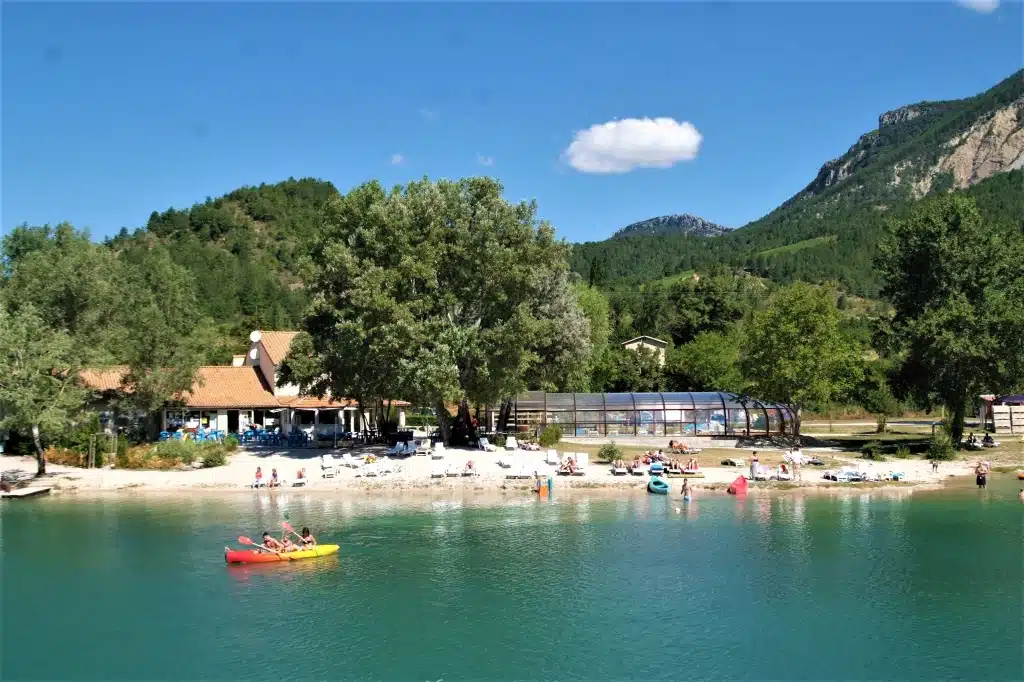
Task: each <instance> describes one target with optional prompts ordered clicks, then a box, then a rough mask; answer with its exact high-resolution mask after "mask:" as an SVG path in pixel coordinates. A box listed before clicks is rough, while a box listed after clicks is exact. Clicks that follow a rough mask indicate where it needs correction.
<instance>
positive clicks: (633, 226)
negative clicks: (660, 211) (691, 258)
mask: <svg viewBox="0 0 1024 682" xmlns="http://www.w3.org/2000/svg"><path fill="white" fill-rule="evenodd" d="M729 230H730V228H728V227H725V226H723V225H719V224H717V223H713V222H711V221H710V220H705V219H704V218H700V217H698V216H695V215H691V214H689V213H672V214H669V215H663V216H657V217H654V218H647V219H646V220H639V221H637V222H635V223H630V224H629V225H626V226H625V227H623V228H622V229H620V230H617V231H616V232H615V234H613V235H612V236H611V237H610V238H611V239H623V238H627V237H651V236H657V235H672V234H683V235H691V236H695V237H717V236H719V235H722V234H725V233H726V232H728V231H729Z"/></svg>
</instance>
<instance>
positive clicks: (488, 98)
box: [2, 0, 1022, 241]
mask: <svg viewBox="0 0 1024 682" xmlns="http://www.w3.org/2000/svg"><path fill="white" fill-rule="evenodd" d="M965 4H967V5H973V7H970V6H964V5H961V4H956V3H953V2H942V3H938V2H936V3H880V2H877V3H855V4H854V3H851V4H839V3H830V2H816V3H809V2H808V3H791V4H784V3H766V2H760V3H707V4H652V5H626V4H583V3H570V4H551V5H539V4H514V5H513V4H509V5H499V4H493V3H477V4H454V5H439V4H425V3H420V4H413V5H396V4H377V5H346V4H308V5H286V4H277V3H266V4H207V5H200V4H194V5H192V4H180V3H179V4H147V3H137V4H114V3H111V4H86V3H75V4H67V5H55V4H25V5H12V4H9V3H5V4H4V6H3V178H2V179H3V220H2V226H3V228H4V230H9V229H10V228H11V227H13V226H15V225H17V224H20V223H22V222H29V223H31V224H42V223H56V222H59V221H62V220H67V221H70V222H72V223H74V224H75V225H76V226H78V227H88V228H89V229H91V230H92V233H93V235H94V236H95V237H97V238H99V237H103V236H106V235H109V234H112V233H114V232H116V231H117V230H118V229H119V228H120V227H122V226H127V227H129V228H134V227H137V226H140V225H143V224H144V223H145V222H146V219H147V218H148V216H149V213H150V212H151V211H152V210H154V209H158V210H163V209H166V208H168V207H170V206H175V207H186V206H189V205H191V204H192V203H194V202H196V201H201V200H203V199H205V198H206V197H207V196H218V195H220V194H223V193H225V192H227V191H230V190H232V189H234V188H236V187H238V186H241V185H244V184H258V183H260V182H275V181H278V180H282V179H284V178H287V177H288V176H295V177H302V176H316V177H321V178H325V179H328V180H331V181H332V182H334V183H335V184H336V185H337V186H338V187H339V189H341V190H342V191H345V190H347V189H349V188H351V187H353V186H355V185H357V184H359V183H361V182H363V181H365V180H368V179H371V178H377V179H380V180H381V181H382V182H384V183H385V184H387V185H392V184H397V183H403V182H406V181H408V180H410V179H417V178H420V177H422V176H424V175H428V176H430V177H432V178H437V177H450V178H455V177H461V176H466V175H476V174H487V175H493V176H496V177H497V178H499V179H500V180H501V181H502V182H503V183H504V185H505V188H506V194H507V196H508V198H509V199H513V200H518V199H531V198H535V199H536V200H537V201H538V203H539V206H540V213H541V215H542V216H543V217H544V218H547V219H549V220H551V221H552V222H553V223H554V225H555V226H556V228H557V229H558V231H559V233H560V234H561V235H562V236H564V237H566V238H568V239H570V240H572V241H585V240H594V239H603V238H605V237H607V236H609V235H610V234H611V233H612V232H613V231H615V230H616V229H618V228H620V227H622V226H624V225H626V224H628V223H630V222H633V221H635V220H641V219H643V218H647V217H651V216H656V215H663V214H666V213H692V214H695V215H698V216H701V217H704V218H707V219H709V220H713V221H716V222H720V223H723V224H725V225H728V226H732V227H738V226H741V225H743V224H745V223H747V222H749V221H750V220H753V219H756V218H758V217H759V216H761V215H763V214H765V213H767V212H768V211H770V210H771V209H773V208H774V207H776V206H777V205H778V204H779V203H781V202H782V201H784V200H785V199H786V198H788V197H789V196H791V195H792V194H794V193H795V192H796V191H798V190H800V189H801V188H802V187H803V186H804V185H805V184H806V183H807V182H809V181H810V180H811V179H812V178H813V176H814V174H815V172H816V171H817V169H818V168H819V167H820V166H821V164H822V163H824V162H825V161H827V160H828V159H830V158H832V157H835V156H838V155H839V154H841V153H843V152H844V151H845V150H846V149H847V148H848V147H849V146H850V145H851V144H853V142H854V141H856V139H857V137H858V136H859V135H861V134H862V133H864V132H867V131H868V130H871V129H872V128H874V127H875V126H876V125H877V118H878V115H879V114H880V113H882V112H883V111H886V110H889V109H893V108H896V107H898V106H902V105H904V104H909V103H913V102H916V101H920V100H924V99H947V98H957V97H964V96H969V95H972V94H976V93H978V92H980V91H982V90H985V89H986V88H988V87H991V86H992V85H994V84H995V83H997V82H998V81H1000V80H1001V79H1003V78H1005V77H1006V76H1008V75H1009V74H1011V73H1012V72H1013V71H1014V70H1016V69H1018V68H1020V66H1021V58H1022V38H1021V20H1022V17H1021V5H1020V4H1019V3H1007V2H1003V3H1002V4H999V3H998V2H996V1H995V0H974V1H973V2H968V3H965ZM996 5H998V6H996ZM648 117H649V118H652V119H655V118H658V119H664V120H658V121H657V122H647V123H640V122H637V121H628V120H627V121H622V120H621V119H631V118H635V119H643V118H648ZM609 122H612V125H610V126H606V127H604V128H597V129H594V131H593V132H592V133H587V132H586V131H588V130H590V129H591V126H599V125H601V124H606V123H609ZM580 131H584V134H582V135H577V133H579V132H580ZM574 136H575V137H574ZM574 139H576V140H577V142H576V144H575V145H573V142H574ZM570 145H573V146H572V147H570ZM567 150H568V151H569V153H566V152H567ZM574 164H575V165H576V166H577V167H578V168H581V169H582V170H578V169H577V167H574ZM651 164H654V165H656V166H660V167H646V166H650V165H651ZM629 169H632V170H629ZM595 170H598V171H608V170H614V171H615V172H593V171H595ZM627 171H628V172H627Z"/></svg>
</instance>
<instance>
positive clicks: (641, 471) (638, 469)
mask: <svg viewBox="0 0 1024 682" xmlns="http://www.w3.org/2000/svg"><path fill="white" fill-rule="evenodd" d="M626 468H627V469H629V473H631V474H632V475H634V476H646V475H647V472H648V471H649V470H650V469H649V468H648V466H647V465H646V464H644V463H643V462H641V463H640V464H637V465H636V466H633V465H632V464H630V465H629V466H628V467H626Z"/></svg>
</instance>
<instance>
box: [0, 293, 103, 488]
mask: <svg viewBox="0 0 1024 682" xmlns="http://www.w3.org/2000/svg"><path fill="white" fill-rule="evenodd" d="M78 369H79V366H78V363H77V359H76V352H75V347H74V344H73V343H72V340H71V337H69V336H68V335H67V334H66V333H64V332H63V331H59V330H54V329H52V328H50V327H49V326H48V325H47V324H46V323H45V322H44V320H43V318H42V317H41V316H40V315H39V313H38V312H37V311H36V310H35V308H34V307H32V306H31V305H22V306H20V307H19V309H18V310H17V311H12V310H10V309H9V308H8V306H7V305H6V304H4V303H0V428H2V429H9V430H12V431H17V432H20V433H22V434H24V435H26V436H30V437H31V439H32V443H33V445H34V447H35V452H36V460H37V462H38V467H37V469H36V474H37V475H38V476H42V475H43V474H45V473H46V454H45V448H44V442H45V441H48V440H52V439H53V438H54V437H56V436H58V435H60V434H61V433H63V432H64V431H65V430H66V429H67V428H68V427H70V426H71V423H72V420H73V419H74V417H75V416H76V415H77V414H78V413H79V412H80V410H81V409H82V406H83V404H84V402H85V397H86V395H85V392H84V391H83V390H82V388H81V387H80V386H79V385H78V384H77V383H76V382H77V378H78Z"/></svg>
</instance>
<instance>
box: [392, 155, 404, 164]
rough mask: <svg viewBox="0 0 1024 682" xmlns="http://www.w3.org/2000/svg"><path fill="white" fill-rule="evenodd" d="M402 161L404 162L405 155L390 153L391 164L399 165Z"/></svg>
mask: <svg viewBox="0 0 1024 682" xmlns="http://www.w3.org/2000/svg"><path fill="white" fill-rule="evenodd" d="M403 163H405V157H404V156H402V155H401V154H392V155H391V165H392V166H401V165H402V164H403Z"/></svg>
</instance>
